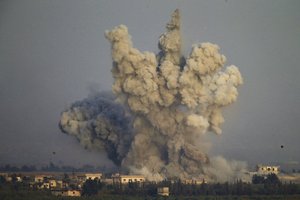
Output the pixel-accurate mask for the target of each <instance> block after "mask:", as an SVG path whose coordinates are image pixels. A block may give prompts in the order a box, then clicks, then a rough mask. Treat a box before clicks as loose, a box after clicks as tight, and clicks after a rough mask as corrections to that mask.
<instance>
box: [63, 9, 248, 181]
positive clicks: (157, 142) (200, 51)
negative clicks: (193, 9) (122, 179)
mask: <svg viewBox="0 0 300 200" xmlns="http://www.w3.org/2000/svg"><path fill="white" fill-rule="evenodd" d="M166 29H167V31H166V32H165V33H164V34H162V35H161V36H160V38H159V49H160V52H159V53H158V54H157V55H155V54H154V53H152V52H140V51H139V50H138V49H136V48H134V47H133V45H132V41H131V37H130V35H129V33H128V29H127V27H126V26H125V25H120V26H117V27H115V28H114V29H112V30H111V31H106V32H105V37H106V38H107V39H108V40H109V42H110V43H111V48H112V53H111V54H112V60H113V68H112V75H113V78H114V84H113V87H112V89H113V93H114V94H115V96H116V99H114V98H113V97H111V98H107V97H105V96H103V95H102V96H101V95H100V96H95V97H93V98H88V99H85V100H83V101H81V102H76V103H74V104H73V105H72V106H71V107H70V108H69V109H67V110H66V111H64V112H63V113H62V116H61V120H60V127H61V129H62V130H63V131H64V132H65V133H68V134H70V135H74V136H76V137H77V138H78V140H79V141H80V143H81V144H83V145H84V146H85V147H87V148H104V149H105V150H106V151H107V153H108V157H109V158H110V159H112V160H113V161H114V163H115V164H117V165H120V166H122V167H123V168H126V169H128V170H129V171H130V172H131V173H139V174H144V175H145V176H146V177H147V178H148V179H149V180H162V179H164V178H170V177H177V178H181V179H192V178H196V179H197V178H203V177H205V178H206V179H209V180H218V181H223V180H224V181H225V180H228V179H232V180H233V179H234V178H236V176H239V175H240V174H242V172H243V169H244V165H243V163H239V162H228V161H226V160H225V159H223V158H221V157H216V158H212V159H210V158H209V157H208V155H207V151H206V146H205V143H204V142H202V139H201V138H203V137H204V134H206V133H207V132H214V133H216V134H221V132H222V130H221V128H220V126H221V124H222V123H223V122H224V119H223V116H222V108H223V107H225V106H227V105H229V104H231V103H233V102H235V101H236V99H237V96H238V91H237V87H238V86H239V85H241V84H242V82H243V80H242V77H241V74H240V72H239V70H238V68H237V67H236V66H233V65H231V66H228V67H223V65H224V63H225V62H226V58H225V56H224V55H222V54H220V53H219V47H218V45H216V44H211V43H202V44H196V45H194V46H193V47H192V50H191V52H190V54H189V56H187V57H186V58H185V57H184V56H182V55H181V37H180V14H179V11H178V10H176V11H175V12H174V13H173V14H172V18H171V20H170V22H169V23H168V24H167V26H166ZM121 105H123V106H121Z"/></svg>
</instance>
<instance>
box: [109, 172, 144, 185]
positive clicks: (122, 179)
mask: <svg viewBox="0 0 300 200" xmlns="http://www.w3.org/2000/svg"><path fill="white" fill-rule="evenodd" d="M112 179H113V183H121V184H127V183H142V182H145V177H144V176H142V175H121V174H115V175H113V176H112Z"/></svg>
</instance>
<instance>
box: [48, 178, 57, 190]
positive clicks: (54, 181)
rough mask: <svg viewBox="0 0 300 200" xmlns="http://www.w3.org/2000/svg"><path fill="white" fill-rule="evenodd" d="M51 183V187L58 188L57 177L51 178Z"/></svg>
mask: <svg viewBox="0 0 300 200" xmlns="http://www.w3.org/2000/svg"><path fill="white" fill-rule="evenodd" d="M49 184H50V187H51V188H56V187H57V183H56V180H55V179H50V180H49Z"/></svg>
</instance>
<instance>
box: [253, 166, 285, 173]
mask: <svg viewBox="0 0 300 200" xmlns="http://www.w3.org/2000/svg"><path fill="white" fill-rule="evenodd" d="M279 168H280V167H279V166H272V165H257V169H256V172H257V175H268V174H276V175H277V174H279V172H280V169H279Z"/></svg>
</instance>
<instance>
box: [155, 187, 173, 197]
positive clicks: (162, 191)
mask: <svg viewBox="0 0 300 200" xmlns="http://www.w3.org/2000/svg"><path fill="white" fill-rule="evenodd" d="M157 194H158V195H160V196H169V195H170V192H169V187H159V188H157Z"/></svg>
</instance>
